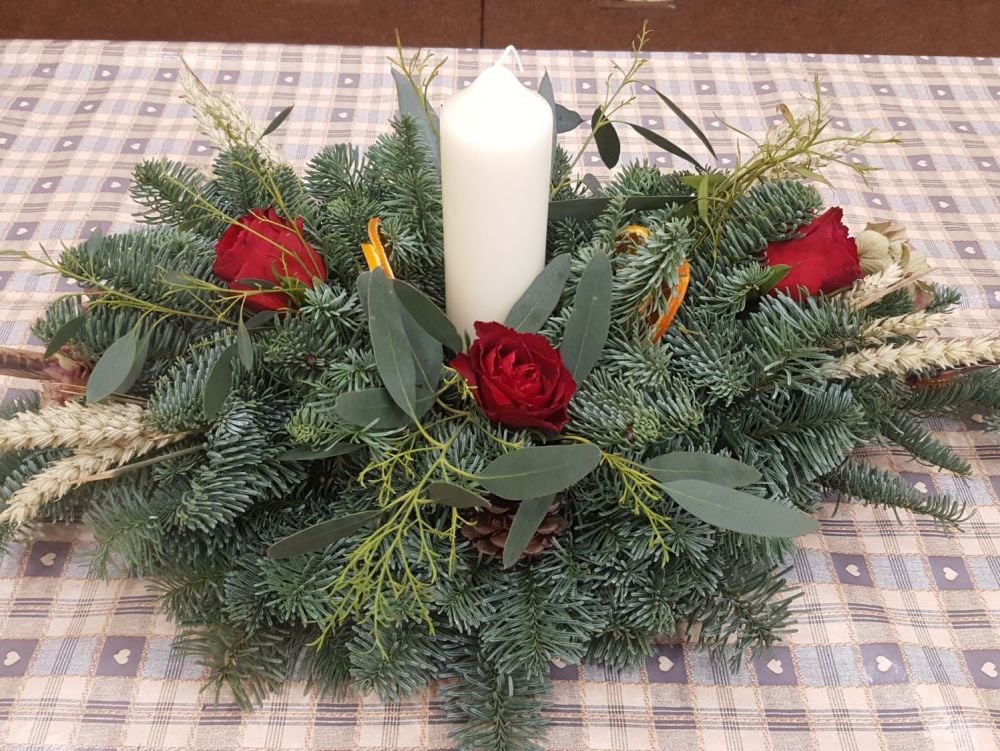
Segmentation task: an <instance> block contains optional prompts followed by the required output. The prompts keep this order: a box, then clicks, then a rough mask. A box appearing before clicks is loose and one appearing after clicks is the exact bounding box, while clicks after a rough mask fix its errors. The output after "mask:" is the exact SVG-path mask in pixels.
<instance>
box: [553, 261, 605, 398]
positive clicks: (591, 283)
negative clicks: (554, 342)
mask: <svg viewBox="0 0 1000 751" xmlns="http://www.w3.org/2000/svg"><path fill="white" fill-rule="evenodd" d="M611 282H612V274H611V260H610V259H609V258H608V257H607V256H606V255H605V254H604V253H601V252H598V253H595V254H594V257H593V258H592V259H590V263H589V264H587V268H586V270H584V272H583V276H582V277H581V278H580V283H579V284H578V285H577V287H576V296H575V297H574V298H573V312H572V313H571V314H570V316H569V320H568V321H567V322H566V330H565V332H564V333H563V340H562V344H561V345H560V346H559V352H560V353H561V354H562V358H563V362H564V363H566V367H567V368H569V372H570V373H572V374H573V380H575V381H576V383H577V385H579V384H581V383H583V382H584V381H585V380H587V376H588V375H590V371H591V369H593V367H594V365H595V364H596V363H597V359H598V358H599V357H600V356H601V352H602V351H603V350H604V345H605V343H606V342H607V341H608V329H609V328H610V326H611Z"/></svg>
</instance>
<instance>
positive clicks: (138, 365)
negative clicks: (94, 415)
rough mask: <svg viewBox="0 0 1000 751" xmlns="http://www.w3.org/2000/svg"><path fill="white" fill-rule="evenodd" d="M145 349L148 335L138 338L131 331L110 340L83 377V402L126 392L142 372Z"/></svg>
mask: <svg viewBox="0 0 1000 751" xmlns="http://www.w3.org/2000/svg"><path fill="white" fill-rule="evenodd" d="M148 349H149V337H148V336H143V337H140V336H139V335H138V333H137V332H136V331H135V330H132V331H129V332H128V333H127V334H125V335H124V336H121V337H119V338H118V339H116V340H115V341H114V342H112V344H111V346H110V347H108V348H107V349H106V350H104V354H102V355H101V357H100V359H98V361H97V364H96V365H94V369H93V371H91V373H90V376H89V377H88V378H87V401H88V402H90V403H93V402H99V401H101V400H102V399H105V398H107V397H109V396H111V395H112V394H115V393H125V392H126V391H128V389H129V388H130V387H131V386H132V384H134V383H135V382H136V381H137V380H138V378H139V375H140V374H141V373H142V366H143V365H144V364H145V362H146V352H147V351H148Z"/></svg>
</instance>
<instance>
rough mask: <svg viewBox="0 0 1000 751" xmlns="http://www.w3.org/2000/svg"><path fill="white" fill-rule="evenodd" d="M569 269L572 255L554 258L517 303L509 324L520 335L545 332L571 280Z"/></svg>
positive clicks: (510, 315)
mask: <svg viewBox="0 0 1000 751" xmlns="http://www.w3.org/2000/svg"><path fill="white" fill-rule="evenodd" d="M569 266H570V259H569V254H568V253H567V254H563V255H559V256H556V257H555V258H553V259H552V261H551V262H550V263H549V264H548V265H547V266H546V267H545V268H544V269H542V272H541V273H540V274H539V275H538V276H536V277H535V279H534V280H533V281H532V282H531V284H530V285H528V289H526V290H525V291H524V294H523V295H521V297H520V299H519V300H518V301H517V302H516V303H514V307H512V308H511V309H510V313H508V314H507V319H506V321H505V322H506V324H507V325H508V326H510V327H511V328H512V329H515V330H517V331H525V332H532V333H533V332H536V331H538V330H539V329H541V328H542V326H544V325H545V322H546V321H547V320H549V316H550V315H552V311H553V310H555V308H556V305H558V304H559V298H560V297H561V296H562V291H563V288H564V287H565V286H566V280H567V279H569Z"/></svg>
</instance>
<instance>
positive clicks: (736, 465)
mask: <svg viewBox="0 0 1000 751" xmlns="http://www.w3.org/2000/svg"><path fill="white" fill-rule="evenodd" d="M644 467H645V469H646V471H647V472H648V473H649V474H650V475H651V476H653V477H655V478H656V479H657V480H659V481H660V482H674V481H676V480H705V481H707V482H712V483H715V484H716V485H725V486H726V487H729V488H741V487H743V486H744V485H752V484H753V483H755V482H757V481H759V480H760V478H761V474H760V472H758V471H757V469H756V468H755V467H751V466H750V465H749V464H744V463H743V462H740V461H737V460H736V459H730V458H729V457H728V456H719V455H718V454H709V453H707V452H703V451H672V452H671V453H669V454H661V455H660V456H657V457H654V458H652V459H650V460H649V461H647V462H646V464H645V465H644Z"/></svg>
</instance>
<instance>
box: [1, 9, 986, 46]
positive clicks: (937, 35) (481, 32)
mask: <svg viewBox="0 0 1000 751" xmlns="http://www.w3.org/2000/svg"><path fill="white" fill-rule="evenodd" d="M643 19H649V22H650V26H651V27H652V29H653V32H654V33H653V37H652V40H651V41H652V44H651V48H652V49H665V50H731V51H785V52H847V53H864V52H869V53H879V54H927V55H983V56H1000V0H435V1H434V2H433V3H430V2H424V1H422V0H0V37H5V38H18V37H29V38H57V39H138V40H143V39H148V40H205V41H231V42H300V43H315V44H393V43H394V30H395V29H396V28H399V29H400V30H401V32H402V36H403V41H404V42H405V43H406V44H407V45H408V46H417V45H422V46H449V47H503V46H505V45H507V44H516V45H518V46H519V47H522V48H526V49H533V48H534V49H539V48H549V49H559V48H570V49H622V48H625V47H627V46H628V45H629V43H630V41H631V39H632V37H633V36H634V34H635V32H636V31H637V30H638V29H639V28H640V26H641V24H642V21H643Z"/></svg>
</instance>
